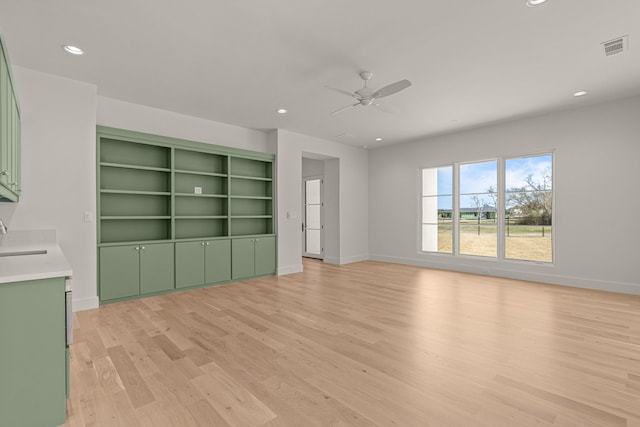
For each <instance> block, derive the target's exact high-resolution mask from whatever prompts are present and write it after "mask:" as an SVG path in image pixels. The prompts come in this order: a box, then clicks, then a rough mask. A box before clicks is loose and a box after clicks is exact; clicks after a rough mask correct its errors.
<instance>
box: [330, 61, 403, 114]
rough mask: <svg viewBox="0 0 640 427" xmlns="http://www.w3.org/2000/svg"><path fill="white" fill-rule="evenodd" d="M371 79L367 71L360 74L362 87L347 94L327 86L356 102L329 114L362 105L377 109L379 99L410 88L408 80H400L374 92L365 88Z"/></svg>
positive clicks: (370, 74)
mask: <svg viewBox="0 0 640 427" xmlns="http://www.w3.org/2000/svg"><path fill="white" fill-rule="evenodd" d="M371 77H373V73H372V72H369V71H363V72H361V73H360V78H361V79H362V80H364V86H363V87H362V88H361V89H358V90H357V91H355V92H349V91H347V90H343V89H337V88H335V87H331V86H327V88H328V89H331V90H333V91H336V92H338V93H342V94H344V95H347V96H351V97H353V98H355V99H357V100H358V102H356V103H355V104H349V105H347V106H344V107H342V108H339V109H337V110H336V111H334V112H332V113H331V114H337V113H340V112H342V111H344V110H348V109H349V108H352V107H356V106H358V105H362V106H363V107H368V106H370V105H373V106H374V107H378V103H377V102H376V101H377V100H378V99H380V98H384V97H385V96H389V95H393V94H394V93H398V92H400V91H401V90H403V89H406V88H408V87H409V86H411V82H410V81H409V80H406V79H405V80H400V81H399V82H395V83H391V84H390V85H387V86H385V87H383V88H382V89H378V90H376V91H374V90H373V89H371V88H370V87H369V86H367V82H368V81H369V80H371Z"/></svg>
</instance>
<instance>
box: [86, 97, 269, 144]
mask: <svg viewBox="0 0 640 427" xmlns="http://www.w3.org/2000/svg"><path fill="white" fill-rule="evenodd" d="M97 122H98V124H99V125H102V126H110V127H114V128H118V129H127V130H133V131H137V132H146V133H151V134H154V135H162V136H169V137H172V138H181V139H187V140H190V141H197V142H205V143H209V144H216V145H224V146H226V147H234V148H242V149H245V150H254V151H261V152H271V153H274V151H272V150H271V149H270V146H269V145H268V144H267V133H266V132H263V131H258V130H254V129H247V128H243V127H239V126H233V125H228V124H226V123H220V122H214V121H211V120H205V119H201V118H198V117H192V116H186V115H184V114H178V113H174V112H171V111H165V110H159V109H157V108H152V107H147V106H145V105H138V104H132V103H130V102H125V101H120V100H117V99H111V98H105V97H103V96H99V97H98V113H97Z"/></svg>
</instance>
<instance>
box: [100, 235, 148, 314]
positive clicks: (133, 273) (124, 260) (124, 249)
mask: <svg viewBox="0 0 640 427" xmlns="http://www.w3.org/2000/svg"><path fill="white" fill-rule="evenodd" d="M138 294H140V246H139V245H130V246H109V247H104V248H100V300H101V301H106V300H110V299H115V298H124V297H130V296H134V295H138Z"/></svg>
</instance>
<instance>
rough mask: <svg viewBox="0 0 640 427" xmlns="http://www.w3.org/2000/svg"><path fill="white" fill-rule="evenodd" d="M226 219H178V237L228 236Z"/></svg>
mask: <svg viewBox="0 0 640 427" xmlns="http://www.w3.org/2000/svg"><path fill="white" fill-rule="evenodd" d="M227 222H228V221H227V220H226V219H176V236H175V237H176V239H192V238H199V237H202V238H207V237H223V236H227Z"/></svg>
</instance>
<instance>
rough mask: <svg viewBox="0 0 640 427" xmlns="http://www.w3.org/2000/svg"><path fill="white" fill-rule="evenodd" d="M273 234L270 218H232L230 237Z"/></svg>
mask: <svg viewBox="0 0 640 427" xmlns="http://www.w3.org/2000/svg"><path fill="white" fill-rule="evenodd" d="M271 233H273V221H272V219H271V218H232V219H231V235H232V236H249V235H255V234H271Z"/></svg>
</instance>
